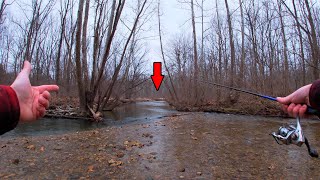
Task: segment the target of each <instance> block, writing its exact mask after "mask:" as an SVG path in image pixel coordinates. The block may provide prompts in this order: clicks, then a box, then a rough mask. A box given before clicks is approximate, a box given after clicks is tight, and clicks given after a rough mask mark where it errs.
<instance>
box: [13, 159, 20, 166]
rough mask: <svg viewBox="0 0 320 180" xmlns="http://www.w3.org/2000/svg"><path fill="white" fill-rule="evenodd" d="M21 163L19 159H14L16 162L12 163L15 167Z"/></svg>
mask: <svg viewBox="0 0 320 180" xmlns="http://www.w3.org/2000/svg"><path fill="white" fill-rule="evenodd" d="M19 162H20V160H19V159H14V160H12V163H13V164H15V165H17V164H19Z"/></svg>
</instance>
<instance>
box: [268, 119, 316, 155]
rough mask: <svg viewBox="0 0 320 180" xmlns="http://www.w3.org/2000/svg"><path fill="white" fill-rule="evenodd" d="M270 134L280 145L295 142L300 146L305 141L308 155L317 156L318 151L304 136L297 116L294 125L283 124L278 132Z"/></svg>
mask: <svg viewBox="0 0 320 180" xmlns="http://www.w3.org/2000/svg"><path fill="white" fill-rule="evenodd" d="M271 135H272V136H273V138H274V139H275V140H276V142H277V143H278V144H280V145H282V144H286V145H290V144H295V145H297V146H299V147H301V146H302V145H303V143H305V144H306V146H307V148H308V152H309V155H310V156H311V157H319V155H318V152H317V151H316V150H315V149H314V148H312V147H311V146H310V144H309V141H308V139H307V138H306V137H305V136H304V134H303V131H302V128H301V125H300V118H299V117H297V124H296V126H293V125H289V126H284V127H282V126H281V127H280V128H279V130H278V132H273V133H272V134H271Z"/></svg>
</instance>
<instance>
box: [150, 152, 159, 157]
mask: <svg viewBox="0 0 320 180" xmlns="http://www.w3.org/2000/svg"><path fill="white" fill-rule="evenodd" d="M150 154H151V155H153V156H155V155H157V154H158V153H156V152H152V153H150Z"/></svg>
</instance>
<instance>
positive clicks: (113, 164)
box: [108, 159, 123, 167]
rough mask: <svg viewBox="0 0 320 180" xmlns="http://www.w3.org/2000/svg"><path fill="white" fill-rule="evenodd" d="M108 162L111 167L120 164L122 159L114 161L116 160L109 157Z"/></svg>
mask: <svg viewBox="0 0 320 180" xmlns="http://www.w3.org/2000/svg"><path fill="white" fill-rule="evenodd" d="M108 163H109V166H111V167H114V166H121V165H122V164H123V163H122V161H116V160H113V159H110V160H109V161H108Z"/></svg>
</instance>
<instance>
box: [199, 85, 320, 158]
mask: <svg viewBox="0 0 320 180" xmlns="http://www.w3.org/2000/svg"><path fill="white" fill-rule="evenodd" d="M200 82H202V83H205V84H209V85H214V86H219V87H223V88H227V89H231V90H235V91H239V92H243V93H246V94H251V95H254V96H258V97H261V98H264V99H268V100H271V101H277V98H275V97H272V96H266V95H262V94H259V93H255V92H252V91H247V90H243V89H240V88H235V87H231V86H226V85H223V84H218V83H214V82H208V81H203V80H200ZM306 113H307V114H314V115H320V112H319V111H318V110H316V109H313V108H312V107H310V106H307V112H306ZM270 135H272V136H273V138H274V139H275V140H276V142H277V143H278V144H280V145H281V144H286V145H290V144H295V145H297V146H299V147H301V146H302V145H303V144H306V146H307V148H308V152H309V155H310V156H311V157H315V158H318V157H319V154H318V152H317V151H316V150H315V149H314V148H313V147H312V146H310V143H309V141H308V139H307V138H306V137H305V136H304V134H303V131H302V128H301V125H300V118H299V116H298V117H297V122H296V125H295V126H294V125H289V126H281V127H280V128H279V130H278V131H277V132H273V133H271V134H270Z"/></svg>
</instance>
